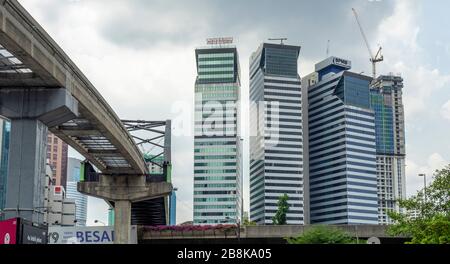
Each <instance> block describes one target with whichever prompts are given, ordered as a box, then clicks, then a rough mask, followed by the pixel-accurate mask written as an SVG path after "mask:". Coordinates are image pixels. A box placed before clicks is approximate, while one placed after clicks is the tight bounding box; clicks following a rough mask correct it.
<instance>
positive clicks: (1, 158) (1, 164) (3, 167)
mask: <svg viewBox="0 0 450 264" xmlns="http://www.w3.org/2000/svg"><path fill="white" fill-rule="evenodd" d="M10 133H11V124H10V123H9V122H8V121H6V120H3V119H1V118H0V210H3V209H5V203H6V179H7V177H8V154H9V134H10ZM2 217H3V214H0V220H1V219H2Z"/></svg>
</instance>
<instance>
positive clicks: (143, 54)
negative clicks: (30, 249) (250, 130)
mask: <svg viewBox="0 0 450 264" xmlns="http://www.w3.org/2000/svg"><path fill="white" fill-rule="evenodd" d="M20 3H21V4H22V5H24V7H25V8H26V9H27V10H28V11H29V12H30V13H31V15H32V16H33V17H34V18H35V19H36V20H37V21H38V22H39V23H40V24H41V25H42V26H43V27H44V28H45V29H46V30H47V32H48V33H49V34H50V35H51V36H52V37H53V38H54V39H55V40H56V42H57V43H58V44H59V45H60V46H61V47H62V48H63V49H64V50H65V52H66V53H67V54H68V55H69V56H70V57H71V58H72V60H73V61H74V62H75V63H76V64H77V65H78V66H79V67H80V68H81V69H82V71H83V72H84V74H85V75H86V76H87V77H88V78H89V79H90V80H91V82H92V83H93V84H94V85H95V86H96V87H97V89H98V90H99V91H100V92H101V94H102V95H103V96H104V97H105V98H106V99H107V101H108V102H109V103H110V105H111V106H112V107H113V109H114V110H115V111H116V113H117V114H118V115H119V116H120V117H121V118H124V119H125V118H127V119H146V120H164V119H176V118H179V117H180V114H181V113H180V109H182V108H183V107H188V109H192V105H193V100H194V81H195V77H196V71H195V57H194V49H195V48H196V47H199V46H204V45H205V39H206V38H208V37H216V36H232V37H234V40H235V44H236V45H237V48H238V51H239V55H240V64H241V72H242V96H243V98H248V61H249V57H250V55H251V52H253V51H254V50H255V49H256V48H257V47H258V46H259V44H260V43H261V42H263V41H267V39H268V38H274V37H287V38H288V42H287V43H288V44H294V45H301V46H302V50H301V54H300V60H299V63H300V75H301V76H304V75H306V74H308V73H310V72H312V71H313V69H314V64H315V63H316V62H318V61H320V60H322V59H324V58H325V56H326V47H327V41H328V40H330V54H331V55H335V56H339V57H343V58H347V59H350V60H351V61H352V63H353V70H354V71H355V72H365V73H367V74H370V72H371V64H370V62H369V54H368V52H367V50H366V47H365V45H364V43H363V40H362V37H361V35H360V32H359V29H358V27H357V24H356V22H355V19H354V17H353V14H352V12H351V8H352V7H354V8H356V9H357V10H358V12H359V15H360V18H361V21H362V24H363V26H364V28H365V31H366V35H367V37H368V39H369V41H370V43H371V45H372V49H376V48H377V46H378V45H381V46H382V47H383V52H384V57H385V61H384V62H382V63H381V64H379V65H380V66H379V72H381V73H385V74H386V73H389V72H393V73H401V75H402V76H403V78H404V79H405V81H404V83H405V88H404V104H405V111H406V141H407V142H406V144H407V146H406V149H407V167H406V170H407V174H406V177H407V193H408V195H411V194H413V193H415V192H416V190H417V189H418V188H420V187H421V186H422V185H423V179H422V178H419V177H418V176H417V174H418V173H427V174H428V175H432V172H433V171H434V170H436V169H439V168H441V167H443V166H444V165H445V164H448V163H449V162H450V140H449V139H448V137H449V136H448V135H449V131H450V63H449V61H450V34H447V33H448V29H449V27H450V17H449V16H448V14H447V11H448V10H449V9H450V4H449V3H448V1H446V0H434V1H425V0H423V1H420V0H397V1H394V0H339V1H329V0H315V1H312V0H308V1H306V0H302V1H300V0H291V1H281V0H280V1H268V0H249V1H230V0H227V1H226V0H222V1H219V0H191V1H184V0H177V1H168V0H126V1H125V0H20ZM182 114H183V115H184V116H185V117H186V118H187V119H188V118H189V117H190V116H192V115H191V114H192V113H185V112H184V113H182ZM243 121H244V122H243V123H244V124H248V111H247V107H246V106H245V105H244V106H243ZM185 123H186V122H185ZM188 123H189V122H188ZM190 125H192V124H183V122H178V123H176V124H175V125H174V128H173V129H174V130H173V133H174V137H173V139H172V144H173V145H172V148H173V150H172V153H173V157H172V159H173V181H174V185H175V186H176V187H178V188H179V191H178V214H177V222H178V223H181V222H184V221H188V220H192V213H191V212H192V186H193V183H192V180H193V173H192V172H193V158H192V157H193V137H192V136H191V135H189V134H190V133H186V132H185V131H190V127H189V126H190ZM246 130H247V128H246V127H245V126H244V133H245V131H246ZM245 153H248V149H246V150H245ZM70 155H72V156H77V154H76V153H75V152H73V151H72V152H71V154H70ZM244 163H245V164H247V163H248V159H247V158H246V157H245V159H244ZM244 174H245V175H246V176H245V178H244V182H245V183H246V184H245V185H244V189H245V190H246V191H245V199H247V198H248V176H247V175H248V166H247V167H245V169H244ZM428 178H429V180H431V177H428ZM89 203H90V204H89V210H88V211H89V212H88V224H93V221H94V219H99V220H102V221H106V219H107V217H106V211H107V210H106V208H107V207H106V205H105V203H104V202H103V201H101V200H97V199H91V198H90V199H89ZM245 206H246V210H248V199H247V202H246V204H245Z"/></svg>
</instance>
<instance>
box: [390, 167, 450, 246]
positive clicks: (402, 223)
mask: <svg viewBox="0 0 450 264" xmlns="http://www.w3.org/2000/svg"><path fill="white" fill-rule="evenodd" d="M399 204H400V207H401V208H403V209H405V212H401V213H397V212H392V211H391V212H388V215H389V216H390V217H391V218H392V219H393V220H394V225H392V226H390V227H389V229H388V233H389V234H391V235H405V236H411V237H412V240H411V241H410V242H407V243H409V244H450V165H447V166H446V167H445V168H443V169H442V170H437V171H436V173H435V174H434V180H433V183H431V184H430V185H429V186H427V187H426V192H425V195H424V192H423V190H421V191H419V192H418V193H417V194H416V195H414V196H412V197H411V198H409V199H406V200H400V201H399ZM409 212H416V213H417V217H411V215H410V214H409Z"/></svg>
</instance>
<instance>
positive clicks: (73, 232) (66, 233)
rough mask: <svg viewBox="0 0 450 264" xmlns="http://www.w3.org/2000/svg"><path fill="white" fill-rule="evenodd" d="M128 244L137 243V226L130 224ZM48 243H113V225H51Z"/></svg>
mask: <svg viewBox="0 0 450 264" xmlns="http://www.w3.org/2000/svg"><path fill="white" fill-rule="evenodd" d="M130 236H131V239H130V240H131V241H130V244H137V227H136V226H131V230H130ZM48 243H49V244H113V243H114V226H86V227H84V226H73V227H63V226H51V227H49V228H48Z"/></svg>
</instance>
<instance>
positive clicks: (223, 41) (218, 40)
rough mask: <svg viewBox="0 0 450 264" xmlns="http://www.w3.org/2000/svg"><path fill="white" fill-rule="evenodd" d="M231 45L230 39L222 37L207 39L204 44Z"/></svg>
mask: <svg viewBox="0 0 450 264" xmlns="http://www.w3.org/2000/svg"><path fill="white" fill-rule="evenodd" d="M231 43H233V38H232V37H222V38H208V39H206V44H208V45H217V44H219V45H220V44H231Z"/></svg>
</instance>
